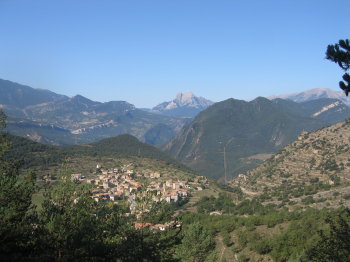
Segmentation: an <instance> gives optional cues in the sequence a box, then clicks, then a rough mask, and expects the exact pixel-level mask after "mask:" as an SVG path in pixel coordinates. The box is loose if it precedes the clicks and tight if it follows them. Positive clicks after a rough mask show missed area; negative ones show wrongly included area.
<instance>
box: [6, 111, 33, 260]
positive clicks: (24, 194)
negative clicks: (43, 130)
mask: <svg viewBox="0 0 350 262" xmlns="http://www.w3.org/2000/svg"><path fill="white" fill-rule="evenodd" d="M5 119H6V117H5V115H4V113H3V112H2V111H0V257H1V258H2V260H5V261H6V260H21V257H24V256H26V255H28V254H29V253H31V252H34V251H35V249H36V248H35V246H36V245H37V243H36V240H37V238H36V234H37V232H38V230H37V217H36V213H35V212H34V206H33V205H32V195H33V193H34V192H35V175H34V173H32V172H27V174H25V175H24V176H23V177H20V176H19V171H18V168H19V165H18V163H16V162H13V161H8V160H6V159H5V156H4V155H5V153H6V151H7V150H8V148H9V146H10V145H9V143H8V141H7V140H6V138H5V134H4V133H3V132H2V129H3V128H4V127H5Z"/></svg>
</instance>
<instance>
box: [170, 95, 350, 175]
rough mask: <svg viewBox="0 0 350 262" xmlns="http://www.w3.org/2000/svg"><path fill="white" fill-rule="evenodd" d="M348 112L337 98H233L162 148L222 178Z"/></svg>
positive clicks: (202, 115)
mask: <svg viewBox="0 0 350 262" xmlns="http://www.w3.org/2000/svg"><path fill="white" fill-rule="evenodd" d="M338 110H339V112H338ZM335 116H336V117H335ZM349 117H350V110H349V108H348V107H346V106H345V105H344V104H343V103H342V102H341V101H339V100H334V99H322V100H311V101H309V102H304V103H302V104H300V103H296V102H293V101H290V100H283V99H275V100H268V99H266V98H262V97H259V98H256V99H255V100H253V101H251V102H246V101H242V100H236V99H228V100H225V101H222V102H218V103H216V104H214V105H213V106H211V107H209V108H208V109H206V110H204V111H202V112H201V113H200V114H199V115H198V116H197V117H196V118H195V119H194V120H193V121H192V122H191V123H190V124H189V125H187V126H186V127H185V128H184V129H183V130H182V131H181V133H179V134H178V135H177V136H176V137H174V138H173V139H171V140H170V141H169V142H168V143H167V144H166V145H164V146H163V150H165V152H167V153H169V154H170V155H171V156H173V157H174V158H176V159H177V160H179V161H180V162H182V163H184V164H186V165H188V166H189V167H191V168H193V169H194V170H196V171H197V172H199V173H201V174H204V175H206V176H208V177H212V178H216V179H218V178H223V177H224V174H225V167H226V176H227V177H228V178H232V177H235V176H236V175H237V174H239V173H242V172H245V171H247V170H249V169H250V168H252V167H255V166H257V165H258V164H259V163H261V162H262V160H264V159H266V158H267V157H268V156H270V154H272V153H274V152H277V151H278V150H280V149H281V148H283V147H284V146H285V145H287V144H288V143H290V142H291V141H293V140H294V139H296V138H297V136H298V135H299V134H300V133H301V132H302V131H305V130H307V131H312V130H316V129H319V128H321V127H324V126H327V125H330V124H331V123H334V122H336V121H338V120H339V119H341V120H343V119H346V118H349ZM225 162H226V163H225Z"/></svg>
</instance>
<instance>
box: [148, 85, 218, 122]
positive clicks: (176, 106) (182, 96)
mask: <svg viewBox="0 0 350 262" xmlns="http://www.w3.org/2000/svg"><path fill="white" fill-rule="evenodd" d="M212 104H214V102H212V101H210V100H208V99H205V98H204V97H198V96H195V95H194V94H193V93H192V92H190V91H187V92H185V93H178V94H177V95H176V97H175V98H174V99H173V100H171V101H169V102H163V103H161V104H159V105H157V106H155V107H153V108H152V110H151V112H156V113H161V114H165V115H170V116H182V117H194V116H196V115H197V114H198V113H199V112H201V111H203V110H204V109H206V108H207V107H209V106H211V105H212Z"/></svg>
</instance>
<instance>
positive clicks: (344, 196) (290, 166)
mask: <svg viewBox="0 0 350 262" xmlns="http://www.w3.org/2000/svg"><path fill="white" fill-rule="evenodd" d="M349 153H350V120H346V121H344V122H341V123H338V124H335V125H332V126H329V127H326V128H322V129H320V130H318V131H316V132H312V133H308V132H304V133H302V134H301V135H300V136H299V137H298V139H297V140H296V141H294V142H292V143H290V144H289V145H287V146H286V147H285V148H283V149H282V150H281V151H280V152H278V153H277V154H276V155H274V156H272V157H271V158H270V159H269V160H267V161H266V162H265V163H263V164H262V165H260V166H259V167H257V168H255V169H253V170H251V171H249V172H247V173H246V174H241V175H239V177H237V178H235V179H234V180H233V181H232V184H234V185H236V186H239V187H240V188H241V189H242V191H243V192H245V193H246V194H247V195H251V196H257V195H260V198H263V199H265V200H266V201H267V202H269V201H270V202H273V203H281V202H287V204H288V203H289V205H291V206H298V205H303V204H304V205H305V204H314V205H316V203H317V206H318V207H322V206H323V207H325V206H339V205H346V206H350V203H349V199H350V183H349V182H350V175H349V174H350V157H349V156H350V154H349Z"/></svg>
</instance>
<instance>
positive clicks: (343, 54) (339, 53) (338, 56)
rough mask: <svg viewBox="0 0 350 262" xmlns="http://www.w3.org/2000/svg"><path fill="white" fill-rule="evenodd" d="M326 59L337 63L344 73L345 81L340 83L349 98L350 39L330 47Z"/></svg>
mask: <svg viewBox="0 0 350 262" xmlns="http://www.w3.org/2000/svg"><path fill="white" fill-rule="evenodd" d="M326 59H328V60H330V61H332V62H334V63H337V64H338V65H339V66H340V67H341V68H342V69H343V70H344V71H345V74H344V75H343V80H344V81H340V82H339V86H340V88H341V89H342V90H343V91H344V92H345V94H346V96H348V94H349V92H350V75H349V74H348V73H346V72H347V71H348V70H349V68H350V43H349V39H346V40H339V43H338V44H334V45H328V47H327V52H326Z"/></svg>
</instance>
